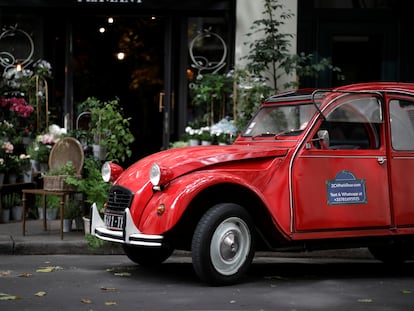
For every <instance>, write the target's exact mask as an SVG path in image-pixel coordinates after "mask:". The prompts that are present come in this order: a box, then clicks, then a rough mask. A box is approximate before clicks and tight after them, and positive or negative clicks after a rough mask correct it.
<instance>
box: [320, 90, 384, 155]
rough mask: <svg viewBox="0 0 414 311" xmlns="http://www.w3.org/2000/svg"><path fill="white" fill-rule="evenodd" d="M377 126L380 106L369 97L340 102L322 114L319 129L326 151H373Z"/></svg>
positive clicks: (374, 99) (380, 116) (379, 120)
mask: <svg viewBox="0 0 414 311" xmlns="http://www.w3.org/2000/svg"><path fill="white" fill-rule="evenodd" d="M381 123H382V111H381V103H380V101H379V99H378V98H376V97H372V96H369V97H363V98H357V99H355V98H354V99H350V100H345V101H343V103H341V104H340V105H338V106H337V107H336V108H335V109H334V110H332V111H330V112H329V113H328V114H327V115H326V119H325V120H324V122H322V125H321V127H320V129H319V130H320V131H325V133H326V134H325V135H326V137H327V138H328V139H325V144H328V145H327V146H326V147H327V148H328V149H349V150H352V149H377V148H379V146H380V139H379V128H380V124H381Z"/></svg>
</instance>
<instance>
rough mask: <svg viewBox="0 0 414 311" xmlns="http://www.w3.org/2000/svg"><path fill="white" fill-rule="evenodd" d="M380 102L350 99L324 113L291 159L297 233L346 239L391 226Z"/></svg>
mask: <svg viewBox="0 0 414 311" xmlns="http://www.w3.org/2000/svg"><path fill="white" fill-rule="evenodd" d="M381 102H382V101H381V99H380V97H379V96H378V95H373V94H368V95H367V94H358V95H356V94H351V95H347V96H341V97H340V98H339V99H337V100H336V101H334V102H333V103H331V105H330V106H329V107H327V109H324V111H323V114H324V116H325V119H324V118H322V117H321V118H320V119H319V120H318V121H317V122H316V123H315V125H314V129H313V130H312V131H310V135H309V137H308V139H307V143H306V144H304V145H303V146H301V147H300V148H299V149H298V152H297V154H296V156H295V157H294V158H293V160H292V164H291V185H292V186H291V191H292V195H291V197H292V217H293V219H292V225H291V228H292V230H293V231H295V232H318V231H319V232H322V231H324V232H325V233H327V232H328V233H329V232H330V231H336V232H337V233H336V236H341V235H344V236H346V235H349V230H355V229H381V228H388V227H389V226H390V225H391V214H390V200H389V190H388V172H387V161H386V148H385V146H384V145H385V144H384V133H385V130H384V123H383V117H382V110H383V109H382V104H381ZM318 133H319V135H321V133H323V134H324V136H325V138H326V139H325V140H324V141H320V140H319V139H318ZM328 137H329V139H328Z"/></svg>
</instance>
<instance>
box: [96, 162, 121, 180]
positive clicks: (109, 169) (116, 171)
mask: <svg viewBox="0 0 414 311" xmlns="http://www.w3.org/2000/svg"><path fill="white" fill-rule="evenodd" d="M122 172H123V169H122V167H121V166H120V165H118V164H115V163H112V162H105V163H104V164H103V165H102V168H101V175H102V179H103V180H104V181H105V182H109V181H114V180H116V179H117V178H118V177H119V175H121V174H122Z"/></svg>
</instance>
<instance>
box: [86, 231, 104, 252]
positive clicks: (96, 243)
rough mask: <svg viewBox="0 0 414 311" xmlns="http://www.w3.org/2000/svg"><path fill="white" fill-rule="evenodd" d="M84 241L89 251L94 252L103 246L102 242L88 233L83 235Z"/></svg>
mask: <svg viewBox="0 0 414 311" xmlns="http://www.w3.org/2000/svg"><path fill="white" fill-rule="evenodd" d="M85 239H86V241H87V242H88V248H89V250H91V251H93V250H96V249H98V248H100V247H102V246H103V245H104V244H105V241H104V240H101V239H98V238H97V237H95V236H93V235H92V234H90V233H87V234H85Z"/></svg>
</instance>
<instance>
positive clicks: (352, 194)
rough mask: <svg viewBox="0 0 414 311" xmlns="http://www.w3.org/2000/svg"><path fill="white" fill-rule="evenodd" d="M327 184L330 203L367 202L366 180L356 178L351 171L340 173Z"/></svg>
mask: <svg viewBox="0 0 414 311" xmlns="http://www.w3.org/2000/svg"><path fill="white" fill-rule="evenodd" d="M326 186H327V189H326V190H327V194H328V204H329V205H343V204H366V203H367V195H366V188H365V180H363V179H357V178H355V175H354V174H352V173H351V172H348V171H342V172H340V173H338V174H337V175H336V176H335V179H333V180H329V181H327V183H326Z"/></svg>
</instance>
